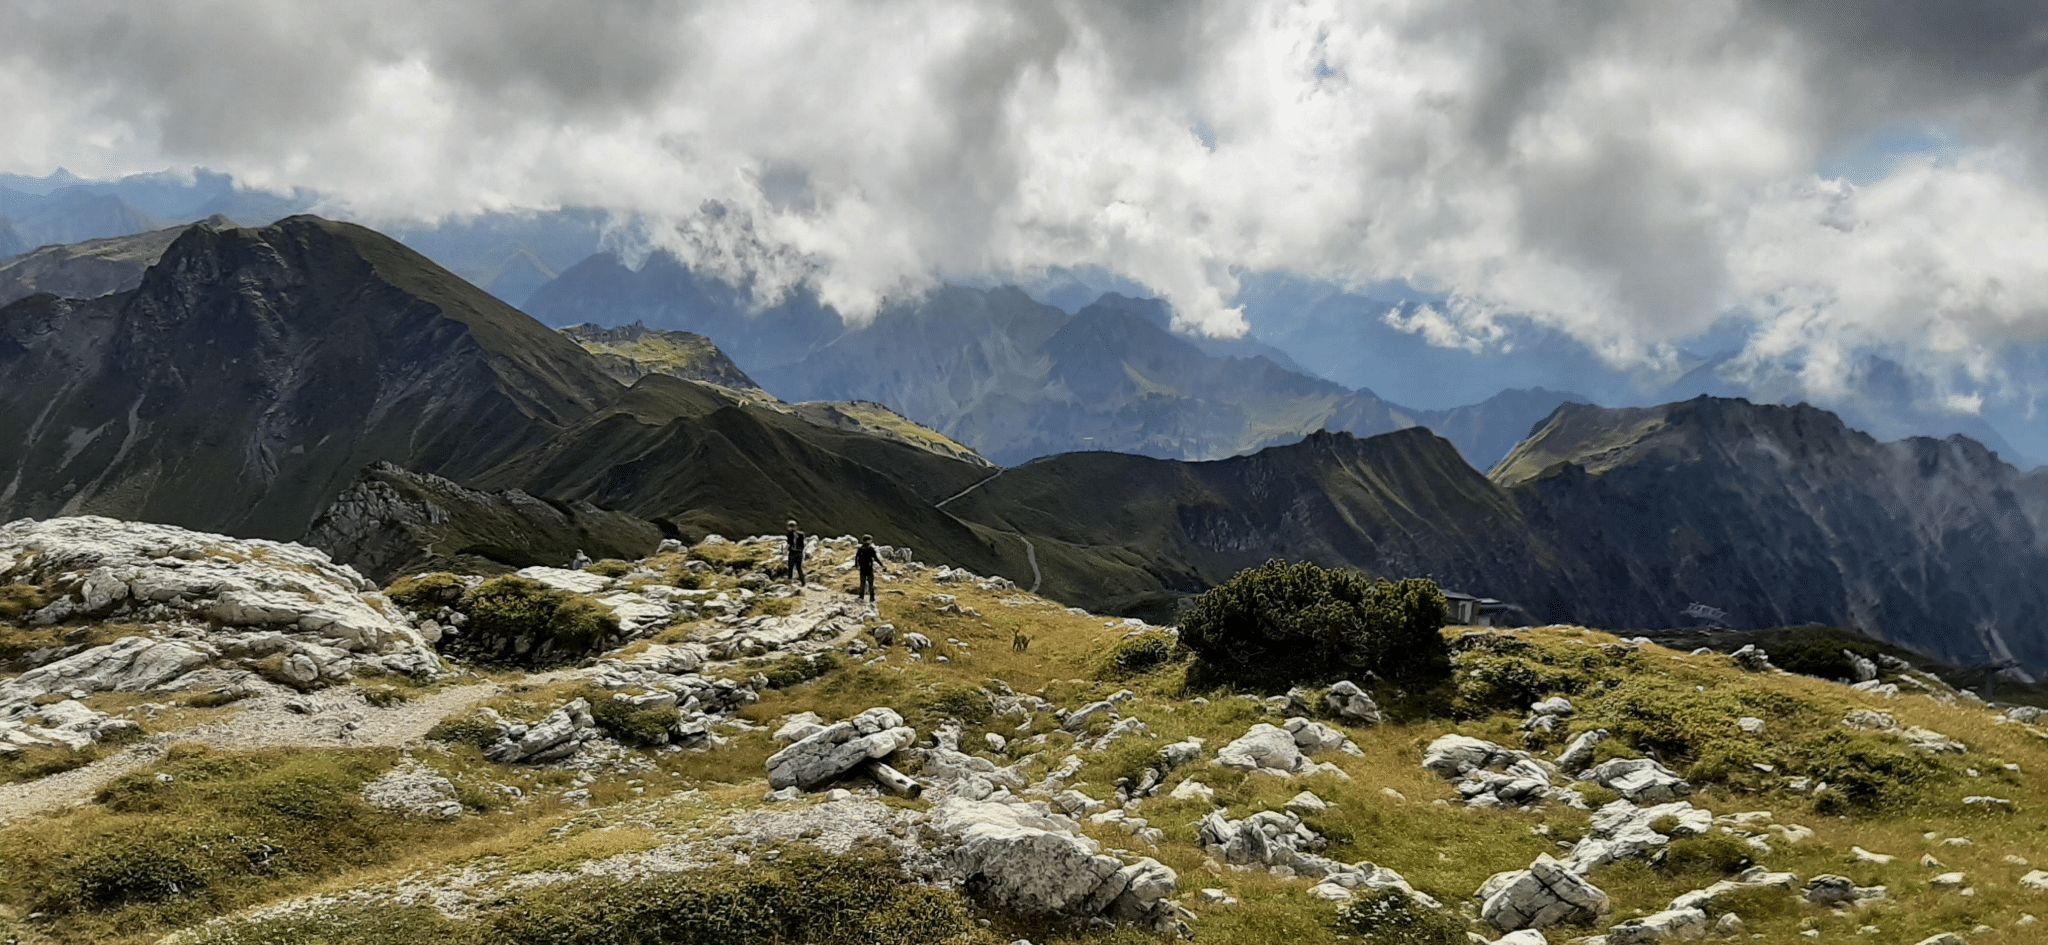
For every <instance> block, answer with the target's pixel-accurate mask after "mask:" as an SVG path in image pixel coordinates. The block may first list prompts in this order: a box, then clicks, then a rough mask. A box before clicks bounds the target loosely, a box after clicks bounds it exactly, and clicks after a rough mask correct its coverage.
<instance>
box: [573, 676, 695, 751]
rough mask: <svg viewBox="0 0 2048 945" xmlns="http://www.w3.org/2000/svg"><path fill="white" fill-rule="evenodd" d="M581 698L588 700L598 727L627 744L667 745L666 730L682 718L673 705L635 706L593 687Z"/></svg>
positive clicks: (667, 733) (674, 725)
mask: <svg viewBox="0 0 2048 945" xmlns="http://www.w3.org/2000/svg"><path fill="white" fill-rule="evenodd" d="M583 697H584V698H585V699H588V700H590V720H591V721H592V722H595V723H597V727H598V729H599V730H600V731H602V732H604V733H605V734H606V735H609V736H611V738H612V740H613V741H616V742H620V743H622V744H626V745H638V746H641V747H650V746H654V745H666V744H668V736H669V732H670V731H671V730H673V729H674V728H675V727H676V723H677V722H679V721H681V720H682V713H680V712H677V711H676V707H675V706H672V705H671V706H661V707H653V706H647V707H635V706H633V705H631V704H629V703H625V702H621V701H619V700H617V699H614V698H612V694H611V693H609V692H606V691H604V690H602V689H592V690H590V691H588V692H586V693H584V694H583Z"/></svg>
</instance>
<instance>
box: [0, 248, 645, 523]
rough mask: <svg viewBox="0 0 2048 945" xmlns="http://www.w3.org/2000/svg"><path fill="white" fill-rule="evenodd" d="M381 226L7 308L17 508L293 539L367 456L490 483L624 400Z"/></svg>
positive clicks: (169, 258)
mask: <svg viewBox="0 0 2048 945" xmlns="http://www.w3.org/2000/svg"><path fill="white" fill-rule="evenodd" d="M529 325H531V320H529V319H526V318H525V317H524V316H522V315H520V314H519V313H518V312H516V311H513V310H512V309H510V308H507V307H506V306H504V305H503V304H502V303H499V302H498V301H497V300H495V299H493V298H491V297H490V296H489V295H486V294H485V293H483V292H481V291H479V290H477V289H476V288H475V287H473V286H470V285H469V284H467V283H464V282H463V281H461V280H460V279H457V278H455V277H454V276H452V275H450V274H448V273H447V272H446V271H445V270H442V269H440V268H439V267H437V266H434V265H433V264H432V263H429V262H427V261H426V260H425V259H424V258H422V257H420V256H419V255H418V254H416V253H413V252H412V251H410V250H407V249H405V248H404V247H402V246H399V245H398V244H397V243H395V242H392V241H391V240H388V239H386V238H384V237H382V236H379V235H377V234H375V233H373V232H371V231H369V230H365V229H362V228H360V227H355V226H351V225H347V224H337V223H329V222H326V221H323V220H318V219H315V218H310V217H299V218H292V219H289V220H285V221H283V222H281V223H279V224H278V225H276V226H273V227H268V228H265V229H261V230H247V229H233V228H224V229H223V228H214V227H211V226H197V227H193V228H191V229H188V230H187V231H185V233H184V234H183V235H181V236H179V237H178V238H177V240H176V241H175V242H174V243H173V244H172V245H171V246H170V248H169V249H168V250H167V251H166V252H165V253H164V256H163V259H162V261H161V262H160V263H158V264H157V265H156V266H155V267H153V268H151V269H150V270H149V272H148V274H147V275H146V276H145V277H144V278H143V280H142V284H141V286H140V287H139V288H137V289H135V290H134V291H131V292H124V293H119V294H115V295H110V296H105V297H103V298H99V299H93V300H88V301H71V300H58V299H54V298H51V297H48V296H38V297H34V298H30V299H27V300H24V301H22V302H19V303H16V304H15V305H12V306H8V307H7V308H5V309H0V387H4V388H5V389H7V390H9V391H13V392H17V394H16V395H15V396H10V397H9V398H8V399H7V401H6V403H5V404H4V405H0V440H4V441H7V442H14V443H21V444H25V445H26V449H23V450H20V451H15V452H13V453H12V454H11V455H8V456H6V457H4V458H0V463H4V464H5V465H4V466H0V511H4V512H7V513H12V514H26V515H36V516H43V515H51V514H58V513H61V512H71V511H96V512H105V513H110V514H116V515H122V516H129V517H136V518H145V519H151V520H157V521H166V522H171V523H175V524H183V525H193V526H198V527H205V528H213V529H229V530H233V531H237V532H241V533H246V534H253V535H263V536H279V537H290V536H295V535H297V534H298V533H299V532H300V531H302V530H303V529H304V527H305V525H306V523H307V522H308V521H310V520H311V518H312V517H313V514H314V513H315V512H316V511H318V510H319V509H320V508H321V507H322V506H324V505H325V504H326V502H327V501H328V500H330V499H332V498H333V497H334V495H335V494H336V493H338V492H339V491H340V490H341V488H342V487H343V486H345V485H346V484H347V483H348V481H349V480H350V479H352V478H353V477H354V475H355V471H356V470H357V469H359V468H361V467H362V466H363V465H364V464H365V463H368V462H370V461H372V460H377V459H391V460H396V461H399V462H402V463H405V464H408V465H411V466H416V467H419V468H424V469H430V470H433V471H436V472H440V473H444V474H447V475H451V476H456V477H462V476H468V475H474V474H476V473H479V472H482V471H483V470H485V469H488V468H489V467H491V466H493V465H495V464H497V463H499V462H502V461H503V460H505V459H507V458H509V457H511V456H514V455H516V454H518V453H520V452H523V451H525V450H527V449H531V448H533V447H534V446H535V445H537V444H539V443H540V442H542V441H543V440H545V439H546V438H547V437H549V436H550V435H551V434H553V433H554V432H555V431H557V430H558V429H560V428H561V427H563V426H564V425H566V424H567V423H569V422H571V421H573V420H574V419H576V418H579V417H581V416H582V415H584V414H586V413H588V412H589V411H590V410H592V409H594V408H595V407H596V406H597V405H598V404H600V403H601V402H603V401H604V400H605V399H606V398H607V397H609V396H611V395H612V393H613V391H614V390H615V389H616V388H617V385H616V384H615V383H614V382H612V381H611V380H609V379H608V378H606V377H605V376H604V375H603V374H602V372H600V371H598V370H597V369H596V368H595V366H594V365H593V364H592V363H591V361H590V359H589V357H588V356H587V355H585V354H584V353H583V352H582V350H581V349H579V348H577V347H576V345H575V344H574V343H572V342H570V341H569V340H567V339H565V338H561V337H560V336H558V335H555V334H554V333H552V332H545V331H538V332H536V331H531V330H527V326H529Z"/></svg>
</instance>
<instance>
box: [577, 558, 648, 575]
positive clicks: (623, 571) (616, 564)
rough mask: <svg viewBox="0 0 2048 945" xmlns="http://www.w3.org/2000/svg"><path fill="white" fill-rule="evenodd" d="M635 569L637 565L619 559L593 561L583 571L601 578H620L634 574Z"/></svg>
mask: <svg viewBox="0 0 2048 945" xmlns="http://www.w3.org/2000/svg"><path fill="white" fill-rule="evenodd" d="M634 567H636V565H634V564H633V562H631V561H622V560H620V559H618V558H605V559H604V560H602V561H593V562H591V563H589V564H586V565H584V566H583V570H585V571H588V572H590V573H591V574H595V575H597V576H599V577H608V578H620V577H625V576H626V575H628V574H631V573H633V568H634Z"/></svg>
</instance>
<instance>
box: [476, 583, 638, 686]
mask: <svg viewBox="0 0 2048 945" xmlns="http://www.w3.org/2000/svg"><path fill="white" fill-rule="evenodd" d="M460 606H461V610H462V611H463V613H465V614H467V615H468V617H469V620H468V622H467V623H466V624H464V625H463V627H462V630H461V632H460V633H456V634H453V635H449V636H444V637H442V643H441V645H442V646H443V647H444V648H446V649H448V650H449V651H451V652H454V653H457V654H461V655H464V656H467V657H469V658H471V659H475V660H478V661H481V662H490V663H504V664H509V665H515V666H521V667H525V668H528V669H541V668H545V667H549V666H556V665H560V664H563V663H573V662H575V661H577V660H580V659H583V658H584V657H587V656H593V655H596V654H598V653H602V652H604V651H605V650H608V649H610V648H612V647H614V646H617V645H618V644H619V643H620V642H621V634H620V631H619V621H618V618H616V617H614V616H612V612H611V610H610V609H609V608H607V607H605V606H604V605H603V604H600V603H598V602H597V601H594V600H591V599H590V598H588V597H583V596H581V595H578V594H571V593H569V592H568V591H564V590H559V589H557V588H553V587H549V586H548V585H546V584H542V583H541V582H539V581H535V580H533V579H531V578H523V577H519V576H518V575H506V576H503V577H495V578H492V579H490V580H488V581H485V582H484V583H483V584H482V585H480V586H478V587H477V588H476V590H473V591H470V592H469V593H468V594H466V595H464V596H463V598H462V603H461V605H460Z"/></svg>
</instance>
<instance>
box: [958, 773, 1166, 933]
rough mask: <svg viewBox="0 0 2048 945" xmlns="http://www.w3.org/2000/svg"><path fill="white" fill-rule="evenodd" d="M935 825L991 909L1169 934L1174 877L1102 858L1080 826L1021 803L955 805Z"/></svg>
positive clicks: (962, 876) (1147, 864)
mask: <svg viewBox="0 0 2048 945" xmlns="http://www.w3.org/2000/svg"><path fill="white" fill-rule="evenodd" d="M931 824H932V826H933V827H934V828H936V829H937V830H938V832H940V833H941V834H944V835H945V836H947V837H948V838H950V841H951V843H950V845H949V848H948V850H947V852H946V864H947V868H948V870H949V871H950V872H951V873H952V874H953V875H954V877H955V878H956V879H957V881H958V882H960V884H961V885H962V887H963V888H965V889H966V891H967V892H968V894H969V895H972V896H973V897H975V898H976V899H977V900H979V901H981V902H982V903H983V904H984V905H987V906H989V907H991V908H994V909H998V910H1001V911H1004V912H1009V913H1012V914H1016V915H1022V916H1046V917H1068V918H1095V917H1101V918H1106V919H1111V920H1114V921H1126V922H1140V923H1144V924H1149V925H1152V926H1153V927H1155V928H1157V927H1164V926H1165V925H1167V924H1170V923H1171V922H1172V920H1173V909H1172V905H1171V904H1170V903H1169V902H1167V899H1168V897H1170V896H1172V895H1173V893H1174V890H1175V888H1176V887H1177V885H1178V883H1179V877H1178V876H1176V875H1175V873H1174V871H1173V870H1172V869H1170V868H1168V867H1166V866H1164V865H1162V864H1160V863H1159V862H1158V861H1156V860H1153V859H1150V858H1147V857H1140V858H1138V859H1136V860H1134V861H1133V862H1131V863H1128V864H1127V863H1125V862H1123V861H1122V860H1119V859H1118V858H1116V857H1114V856H1110V855H1108V854H1105V853H1103V852H1102V849H1101V845H1100V844H1098V843H1096V842H1095V841H1094V840H1092V839H1090V838H1088V837H1086V836H1083V835H1082V834H1081V832H1080V830H1079V828H1078V827H1077V826H1076V825H1075V823H1074V822H1073V821H1072V820H1070V819H1068V818H1066V817H1061V816H1059V815H1056V814H1051V813H1049V812H1046V811H1044V810H1041V809H1039V808H1037V807H1033V806H1030V805H1026V804H1021V803H1014V802H1001V801H976V800H970V799H967V798H963V797H950V798H947V799H946V800H944V801H942V802H940V803H939V804H937V805H934V806H933V808H932V811H931Z"/></svg>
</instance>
